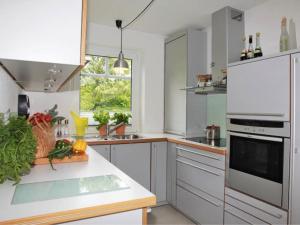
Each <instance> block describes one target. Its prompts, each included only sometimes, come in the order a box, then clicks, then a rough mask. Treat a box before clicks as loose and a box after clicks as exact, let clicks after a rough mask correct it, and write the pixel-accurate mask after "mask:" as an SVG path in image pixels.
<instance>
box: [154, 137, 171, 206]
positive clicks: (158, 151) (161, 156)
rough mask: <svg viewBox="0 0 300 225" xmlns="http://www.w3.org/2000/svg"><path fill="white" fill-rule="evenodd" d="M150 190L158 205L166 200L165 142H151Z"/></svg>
mask: <svg viewBox="0 0 300 225" xmlns="http://www.w3.org/2000/svg"><path fill="white" fill-rule="evenodd" d="M151 192H152V193H153V194H155V195H156V200H157V204H158V205H162V204H166V201H167V142H153V143H152V148H151Z"/></svg>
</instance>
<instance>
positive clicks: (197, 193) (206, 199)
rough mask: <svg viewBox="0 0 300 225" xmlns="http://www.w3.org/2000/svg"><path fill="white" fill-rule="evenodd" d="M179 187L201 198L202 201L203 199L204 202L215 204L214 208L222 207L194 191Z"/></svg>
mask: <svg viewBox="0 0 300 225" xmlns="http://www.w3.org/2000/svg"><path fill="white" fill-rule="evenodd" d="M178 186H179V187H180V188H182V189H184V190H186V191H188V192H191V193H192V194H194V195H196V196H198V197H199V198H201V199H203V200H205V201H207V202H209V203H211V204H213V205H214V206H217V207H221V206H222V204H220V203H215V202H214V201H212V200H210V199H208V198H205V197H203V196H201V195H199V194H198V193H195V192H194V191H191V190H187V189H186V188H184V187H182V186H181V185H178Z"/></svg>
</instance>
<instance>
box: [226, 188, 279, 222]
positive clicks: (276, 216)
mask: <svg viewBox="0 0 300 225" xmlns="http://www.w3.org/2000/svg"><path fill="white" fill-rule="evenodd" d="M226 195H227V196H229V197H230V198H233V199H235V200H237V201H239V202H242V203H244V204H246V205H248V206H250V207H253V208H255V209H257V210H260V211H262V212H264V213H266V214H268V215H270V216H273V217H275V218H277V219H281V218H282V215H281V214H279V213H276V214H274V213H271V212H268V211H266V210H265V209H261V208H259V207H257V206H255V205H252V204H250V203H248V202H246V201H243V200H241V199H238V198H237V197H235V196H232V195H230V194H228V193H226Z"/></svg>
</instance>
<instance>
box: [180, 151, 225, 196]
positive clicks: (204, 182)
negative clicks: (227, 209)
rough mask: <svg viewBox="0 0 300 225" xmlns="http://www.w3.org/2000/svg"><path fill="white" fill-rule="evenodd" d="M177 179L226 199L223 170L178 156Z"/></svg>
mask: <svg viewBox="0 0 300 225" xmlns="http://www.w3.org/2000/svg"><path fill="white" fill-rule="evenodd" d="M176 161H177V180H181V181H183V182H185V183H187V184H189V185H192V186H193V187H196V188H198V189H200V190H201V191H204V192H206V193H208V194H210V195H213V196H214V197H216V198H218V199H224V179H225V176H224V174H225V172H224V171H223V170H220V169H217V168H214V167H211V166H207V165H204V164H201V163H198V162H195V161H193V160H189V159H186V158H183V157H177V159H176Z"/></svg>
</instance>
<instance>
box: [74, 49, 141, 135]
mask: <svg viewBox="0 0 300 225" xmlns="http://www.w3.org/2000/svg"><path fill="white" fill-rule="evenodd" d="M119 51H120V49H118V48H110V47H103V46H97V45H88V46H87V51H86V55H87V56H99V57H106V58H105V60H108V58H109V57H118V55H119ZM123 52H124V55H125V58H127V59H130V60H132V61H131V77H124V76H122V79H131V115H132V119H131V125H129V126H128V127H127V129H126V132H128V133H137V132H138V131H139V130H140V129H139V127H140V77H141V76H140V75H139V74H141V72H140V66H139V65H140V54H139V53H138V52H137V51H130V50H123ZM107 63H108V62H105V64H106V66H105V67H106V68H105V74H94V75H95V76H97V77H104V78H116V77H118V75H108V70H109V67H108V66H107V65H108V64H107ZM88 75H92V76H93V74H88ZM80 76H81V74H80ZM83 76H85V75H83ZM79 98H80V95H79ZM79 102H80V99H79ZM79 111H80V108H79ZM80 113H81V112H80ZM83 116H84V115H83ZM95 126H96V125H89V128H88V133H95V132H96V129H95Z"/></svg>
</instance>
